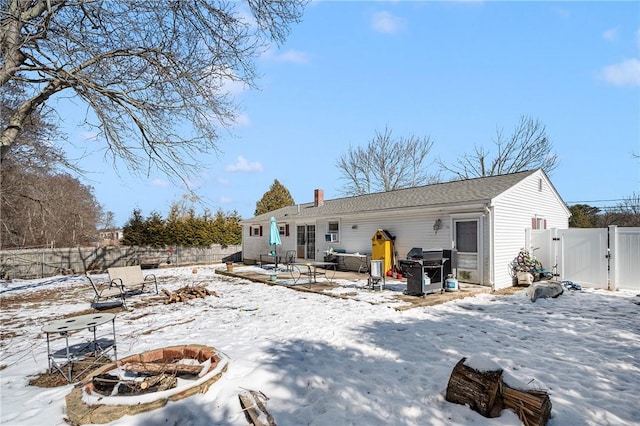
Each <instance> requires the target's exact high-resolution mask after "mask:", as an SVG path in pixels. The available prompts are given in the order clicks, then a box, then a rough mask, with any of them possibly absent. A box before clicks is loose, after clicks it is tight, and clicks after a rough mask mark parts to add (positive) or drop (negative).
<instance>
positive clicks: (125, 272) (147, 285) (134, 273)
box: [107, 265, 158, 295]
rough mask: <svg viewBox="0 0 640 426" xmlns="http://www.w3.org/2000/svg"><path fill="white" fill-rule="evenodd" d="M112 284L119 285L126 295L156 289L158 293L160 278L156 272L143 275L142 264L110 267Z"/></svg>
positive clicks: (109, 272) (108, 270)
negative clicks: (157, 277) (158, 278)
mask: <svg viewBox="0 0 640 426" xmlns="http://www.w3.org/2000/svg"><path fill="white" fill-rule="evenodd" d="M107 273H108V274H109V281H110V282H111V285H112V286H119V287H120V288H122V290H123V291H124V293H125V295H126V294H129V293H142V292H151V291H155V293H156V294H158V280H157V279H156V276H155V275H154V274H148V275H144V276H143V275H142V269H141V268H140V265H135V266H121V267H113V268H108V269H107Z"/></svg>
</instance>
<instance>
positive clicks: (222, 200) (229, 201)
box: [218, 196, 233, 204]
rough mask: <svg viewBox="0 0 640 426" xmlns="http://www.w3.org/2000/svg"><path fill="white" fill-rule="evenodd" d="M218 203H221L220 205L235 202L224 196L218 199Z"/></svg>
mask: <svg viewBox="0 0 640 426" xmlns="http://www.w3.org/2000/svg"><path fill="white" fill-rule="evenodd" d="M218 202H220V204H230V203H232V202H233V198H231V197H225V196H222V197H220V198H219V199H218Z"/></svg>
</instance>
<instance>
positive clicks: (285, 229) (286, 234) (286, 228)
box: [284, 223, 289, 237]
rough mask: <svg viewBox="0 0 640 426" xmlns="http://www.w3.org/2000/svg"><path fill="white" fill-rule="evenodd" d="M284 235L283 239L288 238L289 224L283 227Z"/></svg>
mask: <svg viewBox="0 0 640 426" xmlns="http://www.w3.org/2000/svg"><path fill="white" fill-rule="evenodd" d="M284 235H285V237H288V236H289V224H288V223H287V224H286V225H284Z"/></svg>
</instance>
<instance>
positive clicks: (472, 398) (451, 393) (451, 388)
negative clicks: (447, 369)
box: [445, 358, 502, 417]
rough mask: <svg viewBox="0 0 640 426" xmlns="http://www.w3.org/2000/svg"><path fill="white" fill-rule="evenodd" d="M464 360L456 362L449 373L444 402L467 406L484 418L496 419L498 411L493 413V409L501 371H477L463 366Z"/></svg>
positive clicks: (500, 381)
mask: <svg viewBox="0 0 640 426" xmlns="http://www.w3.org/2000/svg"><path fill="white" fill-rule="evenodd" d="M465 360H466V358H462V359H461V360H460V361H458V363H457V364H456V366H455V367H454V368H453V371H452V372H451V377H450V378H449V384H448V386H447V394H446V397H445V398H446V400H447V401H449V402H455V403H456V404H463V405H468V406H469V407H471V409H472V410H474V411H477V412H478V413H480V414H482V415H483V416H485V417H498V416H499V415H500V411H499V410H498V412H497V413H495V411H494V410H493V408H494V405H495V402H496V397H497V395H498V390H499V388H500V384H501V383H502V370H498V371H477V370H475V369H473V368H471V367H468V366H466V365H464V362H465ZM498 405H500V404H498ZM499 408H501V407H499Z"/></svg>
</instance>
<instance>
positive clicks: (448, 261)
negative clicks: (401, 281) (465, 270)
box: [399, 247, 457, 296]
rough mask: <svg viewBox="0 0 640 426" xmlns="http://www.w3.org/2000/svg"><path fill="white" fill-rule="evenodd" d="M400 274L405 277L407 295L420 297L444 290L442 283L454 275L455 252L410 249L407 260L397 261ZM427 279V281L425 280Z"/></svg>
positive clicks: (455, 264)
mask: <svg viewBox="0 0 640 426" xmlns="http://www.w3.org/2000/svg"><path fill="white" fill-rule="evenodd" d="M399 267H400V271H401V273H402V274H403V275H404V276H406V277H407V292H406V293H407V294H408V295H411V296H422V295H425V294H431V293H439V292H442V291H443V290H444V281H445V279H446V278H447V276H448V275H449V274H451V275H456V274H455V272H456V271H455V268H456V267H457V251H456V250H427V251H424V250H422V248H418V247H415V248H412V249H411V250H410V251H409V253H407V259H406V260H404V259H401V260H400V261H399ZM426 277H428V278H429V280H427V279H426Z"/></svg>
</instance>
